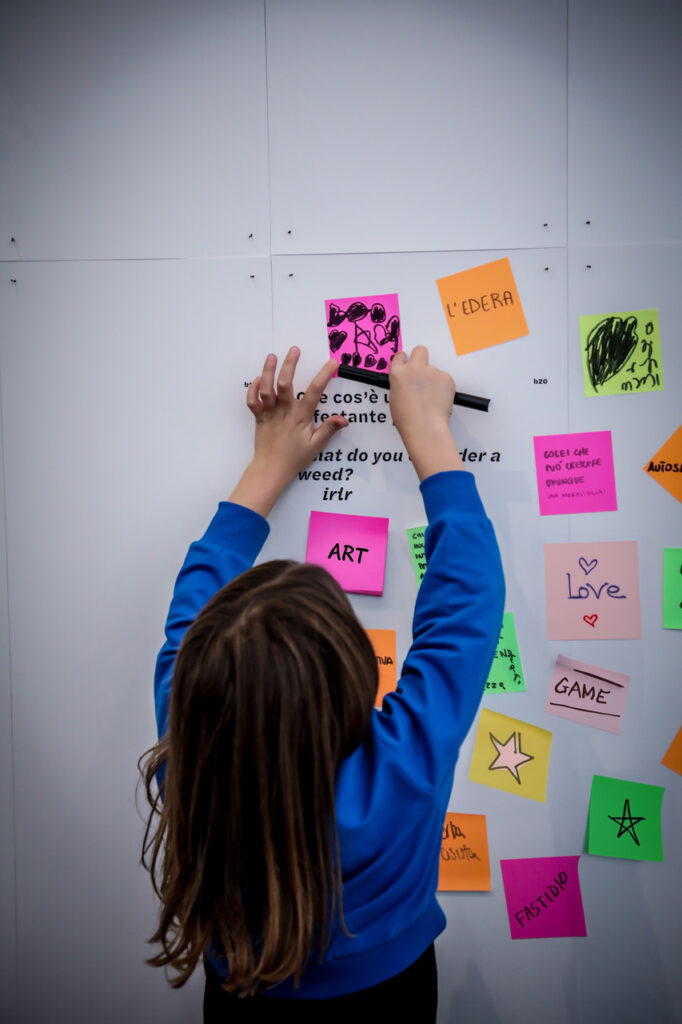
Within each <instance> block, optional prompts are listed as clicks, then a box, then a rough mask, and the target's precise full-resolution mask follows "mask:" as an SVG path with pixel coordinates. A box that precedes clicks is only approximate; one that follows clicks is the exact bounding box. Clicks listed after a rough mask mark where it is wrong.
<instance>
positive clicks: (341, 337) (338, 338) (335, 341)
mask: <svg viewBox="0 0 682 1024" xmlns="http://www.w3.org/2000/svg"><path fill="white" fill-rule="evenodd" d="M347 337H348V332H347V331H330V332H329V351H330V352H338V350H339V349H340V348H341V346H342V345H343V343H344V341H345V340H346V338H347Z"/></svg>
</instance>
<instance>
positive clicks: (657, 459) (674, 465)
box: [643, 426, 682, 501]
mask: <svg viewBox="0 0 682 1024" xmlns="http://www.w3.org/2000/svg"><path fill="white" fill-rule="evenodd" d="M643 468H644V472H645V473H648V474H649V476H650V477H653V479H654V480H655V481H656V483H658V484H660V485H661V487H665V489H666V491H668V492H669V493H670V494H672V496H673V498H677V500H678V501H682V426H679V427H678V428H677V430H676V431H675V433H674V434H671V435H670V437H669V438H668V440H667V441H666V442H665V444H664V445H663V446H662V447H661V448H659V449H658V451H657V452H656V454H655V455H654V456H653V458H651V459H649V461H648V462H647V464H646V466H644V467H643Z"/></svg>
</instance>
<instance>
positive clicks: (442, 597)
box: [375, 470, 505, 791]
mask: <svg viewBox="0 0 682 1024" xmlns="http://www.w3.org/2000/svg"><path fill="white" fill-rule="evenodd" d="M421 492H422V497H423V499H424V506H425V509H426V514H427V519H428V524H429V525H428V528H427V531H426V538H425V549H426V559H427V569H426V573H425V575H424V579H423V580H422V583H421V587H420V589H419V593H418V596H417V601H416V605H415V611H414V619H413V627H412V636H413V640H412V645H411V647H410V650H409V652H408V654H407V657H406V659H405V662H404V665H403V669H402V676H401V679H400V682H399V684H398V687H397V690H396V691H394V692H393V693H390V694H388V695H387V696H386V697H385V698H384V702H383V706H382V710H381V712H380V713H379V714H378V715H377V716H376V718H375V728H376V734H375V735H376V738H377V739H378V740H379V742H381V743H383V744H385V745H387V746H388V747H390V748H393V750H394V753H395V754H396V756H398V757H399V758H400V760H401V763H402V764H403V766H404V767H405V769H406V770H407V771H408V772H409V773H410V775H411V776H412V779H413V781H414V782H416V783H417V784H419V785H421V786H423V787H424V788H427V789H429V790H432V791H433V790H434V789H439V788H440V786H441V785H442V784H443V783H444V782H445V781H446V780H447V779H451V778H452V773H453V772H454V767H455V764H456V761H457V755H458V752H459V748H460V745H461V743H462V741H463V739H464V737H465V736H466V734H467V732H468V731H469V729H470V728H471V724H472V722H473V720H474V717H475V715H476V711H477V709H478V705H479V702H480V699H481V696H482V693H483V689H484V687H485V682H486V679H487V677H488V673H489V671H490V666H491V663H492V659H493V656H494V654H495V648H496V646H497V641H498V638H499V633H500V626H501V623H502V614H503V612H504V597H505V586H504V575H503V572H502V563H501V560H500V553H499V549H498V546H497V540H496V538H495V532H494V530H493V526H492V523H491V522H490V520H489V519H488V518H487V517H486V514H485V510H484V508H483V504H482V502H481V499H480V497H479V495H478V491H477V490H476V483H475V480H474V477H473V475H472V474H471V473H468V472H466V471H461V470H459V471H451V472H446V473H436V474H434V475H433V476H430V477H427V478H426V479H425V480H423V481H422V484H421ZM450 785H451V783H450Z"/></svg>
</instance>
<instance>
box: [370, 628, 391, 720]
mask: <svg viewBox="0 0 682 1024" xmlns="http://www.w3.org/2000/svg"><path fill="white" fill-rule="evenodd" d="M367 635H368V637H369V638H370V640H371V641H372V647H373V648H374V653H375V654H376V658H377V668H378V669H379V689H378V690H377V695H376V698H375V700H374V705H375V707H378V708H380V707H381V705H382V702H383V699H384V697H385V696H386V694H387V693H390V692H391V690H395V688H396V686H397V677H396V664H395V660H396V653H395V649H396V642H395V630H394V629H368V630H367Z"/></svg>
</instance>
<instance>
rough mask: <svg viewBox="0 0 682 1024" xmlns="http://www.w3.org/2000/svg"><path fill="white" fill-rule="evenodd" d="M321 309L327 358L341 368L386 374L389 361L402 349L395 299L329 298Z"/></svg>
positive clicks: (392, 297)
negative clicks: (323, 313)
mask: <svg viewBox="0 0 682 1024" xmlns="http://www.w3.org/2000/svg"><path fill="white" fill-rule="evenodd" d="M324 307H325V312H326V314H327V339H328V341H329V355H330V357H331V358H332V359H338V360H339V362H340V363H341V365H342V366H358V367H360V368H361V369H364V370H373V371H374V372H375V373H388V371H389V370H390V368H391V359H392V358H393V356H394V355H395V353H396V352H401V351H402V347H403V339H402V333H401V330H400V310H399V308H398V296H397V295H395V294H392V295H360V296H357V297H356V298H349V299H333V300H332V299H328V300H327V301H326V302H325V304H324Z"/></svg>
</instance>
